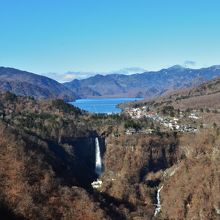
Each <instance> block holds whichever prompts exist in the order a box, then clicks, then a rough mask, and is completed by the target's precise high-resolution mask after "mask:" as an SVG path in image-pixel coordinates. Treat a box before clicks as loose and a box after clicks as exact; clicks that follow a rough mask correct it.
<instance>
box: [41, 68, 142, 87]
mask: <svg viewBox="0 0 220 220" xmlns="http://www.w3.org/2000/svg"><path fill="white" fill-rule="evenodd" d="M143 72H146V70H145V69H143V68H140V67H129V68H124V69H120V70H115V71H111V72H83V71H82V72H80V71H68V72H66V73H44V74H42V75H44V76H47V77H49V78H52V79H55V80H56V81H58V82H61V83H64V82H70V81H72V80H74V79H85V78H88V77H91V76H94V75H97V74H101V75H108V74H124V75H131V74H135V73H143Z"/></svg>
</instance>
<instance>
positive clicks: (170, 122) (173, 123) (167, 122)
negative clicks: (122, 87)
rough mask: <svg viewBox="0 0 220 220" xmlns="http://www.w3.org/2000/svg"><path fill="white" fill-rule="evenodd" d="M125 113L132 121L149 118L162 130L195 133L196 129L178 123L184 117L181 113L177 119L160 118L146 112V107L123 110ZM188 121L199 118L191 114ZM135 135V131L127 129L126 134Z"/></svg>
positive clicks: (155, 114) (147, 131)
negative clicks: (160, 126)
mask: <svg viewBox="0 0 220 220" xmlns="http://www.w3.org/2000/svg"><path fill="white" fill-rule="evenodd" d="M125 112H126V113H127V114H128V115H129V116H130V117H131V118H132V119H141V118H149V119H151V120H153V121H155V122H157V123H159V124H160V125H162V126H163V127H164V128H168V129H170V130H176V131H180V132H197V128H196V127H194V126H192V125H190V124H183V123H180V120H181V119H182V118H183V117H184V115H183V113H182V112H180V113H179V118H177V117H170V116H161V115H159V114H158V113H155V112H148V111H147V107H146V106H143V107H141V108H128V109H126V110H125ZM188 118H189V119H192V120H197V119H199V116H198V115H197V114H196V113H195V112H192V113H190V114H189V116H188ZM152 132H153V130H152V129H148V130H145V133H152ZM132 133H135V130H134V129H133V130H132V129H129V130H127V131H126V134H132Z"/></svg>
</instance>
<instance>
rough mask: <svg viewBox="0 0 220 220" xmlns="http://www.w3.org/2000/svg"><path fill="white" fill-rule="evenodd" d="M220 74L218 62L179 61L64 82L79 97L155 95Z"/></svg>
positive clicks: (197, 83)
mask: <svg viewBox="0 0 220 220" xmlns="http://www.w3.org/2000/svg"><path fill="white" fill-rule="evenodd" d="M218 76H220V66H211V67H208V68H202V69H190V68H185V67H182V66H179V65H176V66H173V67H170V68H168V69H162V70H160V71H150V72H144V73H140V74H132V75H123V74H110V75H100V74H98V75H95V76H92V77H89V78H87V79H82V80H78V79H75V80H73V81H71V82H67V83H64V85H65V86H66V87H67V88H69V89H70V90H71V91H72V92H74V93H76V94H77V95H78V96H79V97H80V98H93V97H149V98H151V97H155V96H160V95H163V94H166V93H168V92H171V91H174V90H177V89H182V88H189V87H193V86H196V85H200V84H201V83H203V82H205V81H207V80H211V79H214V78H216V77H218Z"/></svg>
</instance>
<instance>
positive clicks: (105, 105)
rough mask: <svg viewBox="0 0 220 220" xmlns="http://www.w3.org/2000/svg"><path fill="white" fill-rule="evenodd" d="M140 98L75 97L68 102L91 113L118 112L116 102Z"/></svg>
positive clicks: (119, 110)
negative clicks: (73, 100)
mask: <svg viewBox="0 0 220 220" xmlns="http://www.w3.org/2000/svg"><path fill="white" fill-rule="evenodd" d="M137 100H141V99H140V98H100V99H77V100H76V101H75V102H70V104H72V105H74V106H76V107H78V108H80V109H83V110H86V111H88V112H92V113H106V114H112V113H120V112H121V109H120V108H117V105H118V104H121V103H126V102H132V101H137Z"/></svg>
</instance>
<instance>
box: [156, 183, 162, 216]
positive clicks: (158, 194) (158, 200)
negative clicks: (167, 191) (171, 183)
mask: <svg viewBox="0 0 220 220" xmlns="http://www.w3.org/2000/svg"><path fill="white" fill-rule="evenodd" d="M161 189H163V186H161V187H160V188H159V189H158V190H157V204H156V209H155V212H154V216H157V214H158V213H159V212H160V209H161V204H160V191H161Z"/></svg>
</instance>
